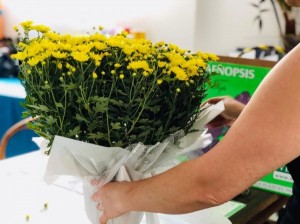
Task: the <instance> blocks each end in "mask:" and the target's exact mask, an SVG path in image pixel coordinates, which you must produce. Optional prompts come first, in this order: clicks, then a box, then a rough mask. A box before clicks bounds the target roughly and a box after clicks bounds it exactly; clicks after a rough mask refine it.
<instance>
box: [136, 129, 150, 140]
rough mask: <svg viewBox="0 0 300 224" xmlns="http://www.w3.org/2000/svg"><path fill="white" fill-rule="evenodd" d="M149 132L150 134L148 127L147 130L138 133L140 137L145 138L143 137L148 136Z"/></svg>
mask: <svg viewBox="0 0 300 224" xmlns="http://www.w3.org/2000/svg"><path fill="white" fill-rule="evenodd" d="M149 134H150V130H149V129H147V130H146V131H143V132H142V133H140V134H139V135H138V137H139V138H143V137H146V136H147V135H149Z"/></svg>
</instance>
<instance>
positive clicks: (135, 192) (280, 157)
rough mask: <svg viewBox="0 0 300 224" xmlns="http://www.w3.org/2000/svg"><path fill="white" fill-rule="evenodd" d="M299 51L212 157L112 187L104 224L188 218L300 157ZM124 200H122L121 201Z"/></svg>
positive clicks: (103, 192) (105, 199)
mask: <svg viewBox="0 0 300 224" xmlns="http://www.w3.org/2000/svg"><path fill="white" fill-rule="evenodd" d="M299 115H300V46H297V47H296V48H295V49H294V50H293V51H292V52H291V53H290V54H289V55H288V56H286V57H285V58H284V59H282V60H281V61H280V62H279V63H278V64H277V65H276V67H275V68H274V69H272V71H271V72H270V74H269V75H268V77H267V78H266V79H265V80H264V81H263V82H262V83H261V85H260V87H259V88H258V90H257V91H256V93H255V94H254V96H253V97H252V99H251V100H250V102H249V103H248V104H247V106H246V107H245V109H244V110H243V112H242V113H241V115H240V116H239V118H238V119H237V120H236V122H235V123H234V124H233V125H232V127H231V129H230V130H229V132H228V133H227V134H226V136H225V137H224V138H223V139H222V141H221V142H220V143H219V144H217V145H216V146H215V147H214V148H213V149H212V150H211V151H210V152H209V153H207V154H205V155H204V156H202V157H200V158H198V159H196V160H192V161H189V162H186V163H183V164H181V165H179V166H177V167H175V168H173V169H171V170H169V171H167V172H165V173H163V174H161V175H158V176H155V177H153V178H149V179H146V180H142V181H138V182H133V183H111V184H107V185H106V186H104V187H103V188H101V189H100V191H99V192H98V193H96V194H95V195H94V200H97V201H102V206H103V208H104V210H103V212H104V213H103V215H102V218H101V220H102V223H105V221H106V220H107V219H108V218H111V217H114V216H118V215H120V214H122V213H124V212H127V211H129V210H136V211H153V212H163V213H185V212H190V211H195V210H198V209H203V208H207V207H210V206H213V205H217V204H220V203H223V202H225V201H228V200H230V199H231V198H233V197H234V196H235V195H237V194H239V193H240V192H242V191H243V190H244V189H246V188H248V187H249V186H251V185H252V184H253V183H254V182H256V181H257V180H258V179H259V178H261V177H262V176H264V175H265V174H267V173H269V172H271V171H273V170H274V169H276V168H278V167H280V166H282V165H284V164H286V163H287V162H289V161H291V160H292V159H294V158H296V157H297V156H299V155H300V116H299ZM117 197H119V200H117Z"/></svg>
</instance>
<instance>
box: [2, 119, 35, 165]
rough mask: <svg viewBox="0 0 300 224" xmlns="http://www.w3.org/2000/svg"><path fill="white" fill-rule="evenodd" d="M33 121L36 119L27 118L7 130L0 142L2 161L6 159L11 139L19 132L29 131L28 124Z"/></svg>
mask: <svg viewBox="0 0 300 224" xmlns="http://www.w3.org/2000/svg"><path fill="white" fill-rule="evenodd" d="M33 120H34V118H32V117H28V118H25V119H23V120H20V121H19V122H17V123H15V124H14V125H12V126H11V127H10V128H9V129H7V131H6V132H5V133H4V135H3V136H2V138H1V141H0V160H1V159H5V158H6V147H7V144H8V142H9V140H10V139H11V137H12V136H14V135H15V134H16V133H17V132H19V131H21V130H24V129H27V124H28V123H29V122H30V121H33Z"/></svg>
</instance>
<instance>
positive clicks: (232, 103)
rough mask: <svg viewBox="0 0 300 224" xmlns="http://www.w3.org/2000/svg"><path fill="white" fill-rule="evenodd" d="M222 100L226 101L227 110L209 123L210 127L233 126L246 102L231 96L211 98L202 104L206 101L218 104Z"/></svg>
mask: <svg viewBox="0 0 300 224" xmlns="http://www.w3.org/2000/svg"><path fill="white" fill-rule="evenodd" d="M221 100H223V101H224V107H225V110H224V111H223V112H222V113H221V114H220V115H219V116H217V117H216V118H215V119H213V120H212V121H211V122H209V123H208V124H207V127H208V128H217V127H221V126H225V125H228V126H231V125H232V124H233V123H234V121H235V120H236V119H237V118H238V116H239V115H240V113H241V112H242V111H243V109H244V107H245V104H243V103H241V102H239V101H237V100H235V99H233V98H232V97H230V96H222V97H214V98H210V99H208V100H207V101H205V102H204V103H203V104H202V105H204V104H205V103H210V104H216V103H218V102H219V101H221Z"/></svg>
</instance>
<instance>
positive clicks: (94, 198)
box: [91, 192, 100, 202]
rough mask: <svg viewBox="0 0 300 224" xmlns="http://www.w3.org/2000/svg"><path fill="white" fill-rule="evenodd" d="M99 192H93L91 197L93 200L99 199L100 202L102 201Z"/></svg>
mask: <svg viewBox="0 0 300 224" xmlns="http://www.w3.org/2000/svg"><path fill="white" fill-rule="evenodd" d="M97 193H98V192H96V193H94V194H92V197H91V198H92V200H93V201H98V202H99V201H100V197H99V195H98V194H97Z"/></svg>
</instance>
